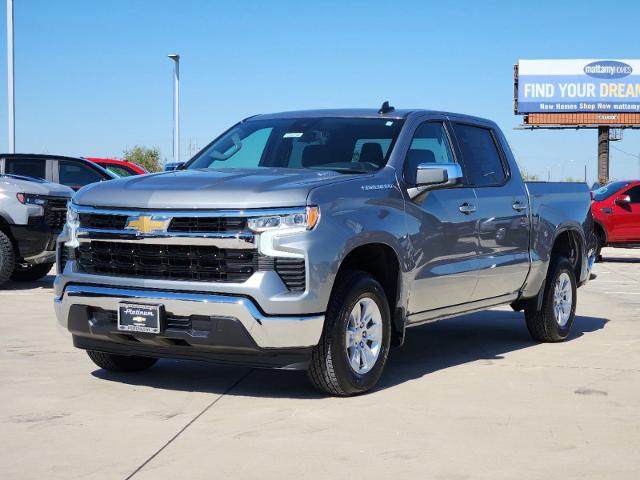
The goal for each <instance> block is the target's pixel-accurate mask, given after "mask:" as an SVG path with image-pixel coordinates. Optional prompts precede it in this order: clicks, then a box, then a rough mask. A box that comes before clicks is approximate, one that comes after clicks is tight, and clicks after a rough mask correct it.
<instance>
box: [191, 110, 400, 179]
mask: <svg viewBox="0 0 640 480" xmlns="http://www.w3.org/2000/svg"><path fill="white" fill-rule="evenodd" d="M401 126H402V120H398V119H383V118H326V117H325V118H288V119H273V120H261V119H256V120H249V121H246V122H243V123H240V124H238V125H236V126H235V127H233V128H232V129H231V130H229V131H228V132H227V133H225V134H224V135H223V136H222V137H220V138H219V139H218V140H216V141H214V142H213V143H211V144H210V145H209V146H207V147H205V148H204V149H203V150H202V151H201V152H199V153H198V154H197V155H196V156H195V157H194V158H193V160H191V161H190V162H189V164H188V165H187V168H188V169H193V168H256V167H279V168H310V169H319V170H334V171H336V172H340V173H366V172H372V171H375V170H378V169H380V168H382V167H384V166H385V165H386V163H387V160H388V158H389V154H390V153H391V149H392V147H393V143H394V141H395V139H396V137H397V136H398V133H399V131H400V127H401Z"/></svg>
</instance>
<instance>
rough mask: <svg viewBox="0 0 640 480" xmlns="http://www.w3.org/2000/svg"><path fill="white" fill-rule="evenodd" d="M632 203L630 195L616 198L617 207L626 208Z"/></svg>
mask: <svg viewBox="0 0 640 480" xmlns="http://www.w3.org/2000/svg"><path fill="white" fill-rule="evenodd" d="M630 203H631V197H630V196H629V195H620V196H619V197H616V205H620V206H621V207H626V206H627V205H629V204H630Z"/></svg>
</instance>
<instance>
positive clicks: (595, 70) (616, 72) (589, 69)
mask: <svg viewBox="0 0 640 480" xmlns="http://www.w3.org/2000/svg"><path fill="white" fill-rule="evenodd" d="M584 73H586V74H587V75H589V76H590V77H594V78H623V77H626V76H628V75H631V74H632V73H633V68H631V65H627V64H626V63H624V62H617V61H615V60H599V61H597V62H591V63H589V64H588V65H585V67H584Z"/></svg>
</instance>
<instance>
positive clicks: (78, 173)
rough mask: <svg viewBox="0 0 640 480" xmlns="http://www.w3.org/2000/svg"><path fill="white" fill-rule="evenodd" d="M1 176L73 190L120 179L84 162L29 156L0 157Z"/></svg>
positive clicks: (92, 164) (12, 155) (66, 158)
mask: <svg viewBox="0 0 640 480" xmlns="http://www.w3.org/2000/svg"><path fill="white" fill-rule="evenodd" d="M0 173H7V174H12V175H22V176H25V177H32V178H41V179H44V180H47V181H49V182H53V183H60V184H62V185H66V186H67V187H71V188H72V189H74V190H79V189H80V188H82V187H84V186H85V185H88V184H90V183H95V182H102V181H104V180H113V179H114V178H118V177H117V176H116V175H114V174H113V173H111V172H108V171H107V170H105V169H104V168H102V167H101V166H99V165H96V164H95V163H93V162H90V161H89V160H85V159H83V158H75V157H63V156H60V155H43V154H26V153H11V154H9V153H3V154H0Z"/></svg>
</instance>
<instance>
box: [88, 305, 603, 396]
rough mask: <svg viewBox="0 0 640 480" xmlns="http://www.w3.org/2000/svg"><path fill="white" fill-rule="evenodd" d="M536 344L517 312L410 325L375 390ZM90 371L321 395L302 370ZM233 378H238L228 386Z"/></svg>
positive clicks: (140, 381)
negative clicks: (129, 372) (411, 326)
mask: <svg viewBox="0 0 640 480" xmlns="http://www.w3.org/2000/svg"><path fill="white" fill-rule="evenodd" d="M607 322H608V320H607V319H604V318H596V317H585V316H577V317H576V320H575V323H574V325H573V329H572V333H571V336H570V338H569V339H568V340H567V341H573V340H575V339H577V338H579V337H581V336H582V335H584V334H586V333H590V332H594V331H597V330H600V329H602V328H604V326H605V324H606V323H607ZM535 345H538V344H537V343H536V342H534V341H533V340H531V337H530V336H529V333H528V331H527V328H526V326H525V323H524V318H523V315H522V313H517V312H512V311H506V310H489V311H485V312H478V313H473V314H470V315H464V316H461V317H455V318H451V319H447V320H442V321H439V322H434V323H430V324H427V325H423V326H420V327H415V328H412V329H410V330H409V331H408V332H407V341H406V342H405V345H404V346H403V347H402V348H398V349H392V351H391V355H390V357H389V360H388V362H387V366H386V369H385V373H384V374H383V376H382V378H381V379H380V382H379V384H378V385H377V386H376V388H375V390H382V389H386V388H390V387H393V386H396V385H399V384H402V383H404V382H407V381H409V380H413V379H416V378H420V377H422V376H424V375H428V374H429V373H433V372H436V371H438V370H444V369H447V368H450V367H455V366H457V365H462V364H465V363H470V362H475V361H484V362H499V361H500V360H502V359H503V355H504V354H506V353H509V352H513V351H516V350H521V349H524V348H529V347H533V346H535ZM560 348H561V347H560ZM249 372H250V373H249ZM247 373H249V374H248V376H247ZM93 375H94V376H95V377H98V378H101V379H103V380H108V381H115V382H121V383H127V384H130V385H142V386H148V387H152V388H160V389H169V390H179V391H194V392H204V393H212V394H223V393H226V394H228V395H239V396H250V397H267V398H298V399H314V398H323V397H325V396H326V395H323V394H321V393H318V392H316V391H315V390H314V389H313V388H312V387H311V386H310V385H309V383H308V380H307V378H306V375H305V373H304V372H299V371H295V372H285V371H279V370H253V371H251V369H248V368H240V367H224V366H216V365H211V364H207V363H202V362H193V361H174V360H161V361H159V362H158V364H157V365H156V366H154V367H153V368H152V369H150V370H148V371H146V372H141V373H136V374H118V373H112V372H107V371H105V370H100V369H98V370H95V371H94V372H93ZM243 377H244V378H243ZM241 379H242V380H241ZM238 380H241V381H240V382H239V383H237V385H236V386H234V387H233V388H231V389H230V390H229V388H230V386H232V385H234V384H235V383H236V382H238Z"/></svg>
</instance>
